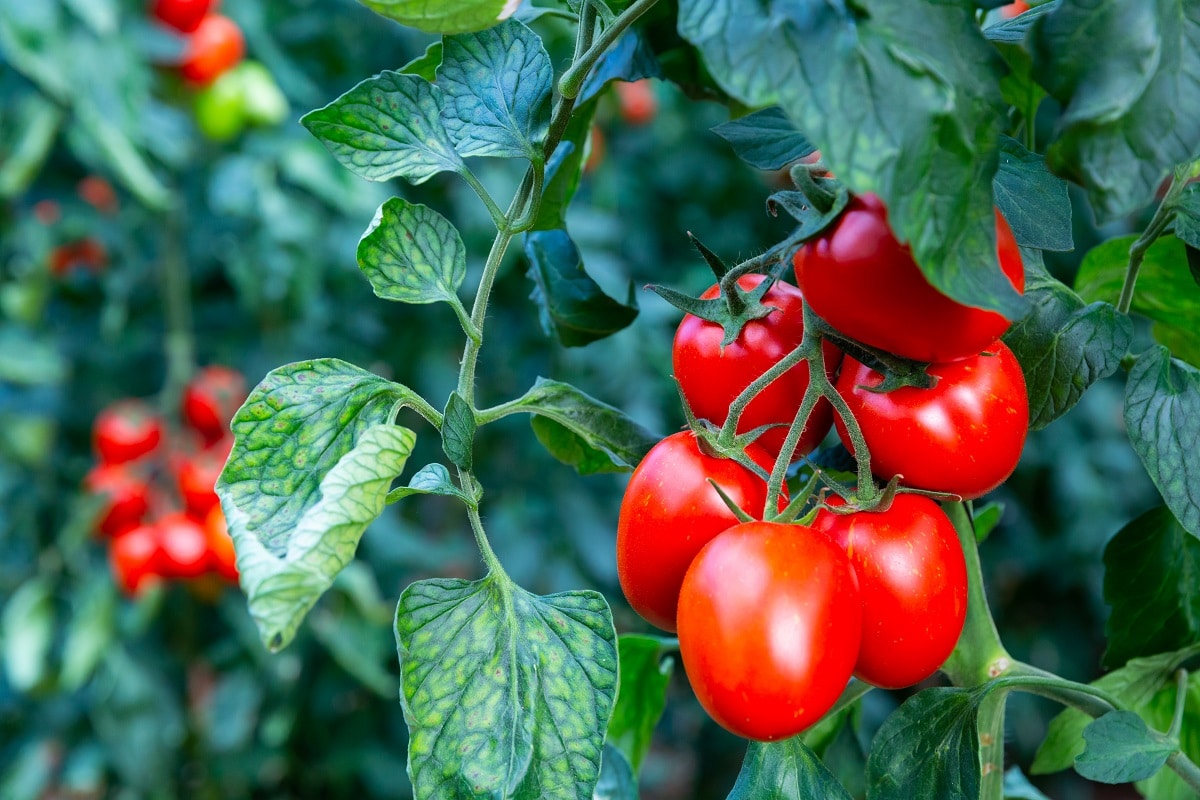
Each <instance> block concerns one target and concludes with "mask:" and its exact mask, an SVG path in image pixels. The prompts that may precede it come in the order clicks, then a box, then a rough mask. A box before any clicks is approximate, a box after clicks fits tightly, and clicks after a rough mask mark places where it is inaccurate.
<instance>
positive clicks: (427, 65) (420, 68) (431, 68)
mask: <svg viewBox="0 0 1200 800" xmlns="http://www.w3.org/2000/svg"><path fill="white" fill-rule="evenodd" d="M441 63H442V41H441V40H440V39H439V40H438V41H436V42H431V43H430V44H429V46H428V47H426V48H425V52H424V53H422V54H421V55H419V56H417V57H416V58H414V59H413V60H412V61H410V62H408V63H407V64H405V65H404V66H403V67H401V68H400V72H403V73H404V74H405V75H416V76H418V77H421V78H424V79H425V80H427V81H429V82H430V83H433V82H434V81H435V80H437V68H438V66H439V65H440V64H441ZM438 114H439V115H440V114H441V111H440V110H439V112H438Z"/></svg>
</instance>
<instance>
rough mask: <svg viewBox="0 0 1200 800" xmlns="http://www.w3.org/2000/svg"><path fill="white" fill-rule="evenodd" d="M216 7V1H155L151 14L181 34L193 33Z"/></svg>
mask: <svg viewBox="0 0 1200 800" xmlns="http://www.w3.org/2000/svg"><path fill="white" fill-rule="evenodd" d="M216 5H217V4H216V2H214V0H154V4H153V5H152V6H151V8H150V13H152V14H153V15H154V16H155V18H156V19H158V20H159V21H161V22H163V23H164V24H166V25H170V26H171V27H172V28H174V29H175V30H177V31H179V32H181V33H191V32H193V31H194V30H196V28H198V27H200V22H201V20H203V19H204V18H205V17H206V16H208V13H209V12H210V11H212V10H214V9H215V8H216Z"/></svg>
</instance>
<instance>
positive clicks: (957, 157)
mask: <svg viewBox="0 0 1200 800" xmlns="http://www.w3.org/2000/svg"><path fill="white" fill-rule="evenodd" d="M679 32H680V34H681V35H682V36H683V37H684V38H685V39H687V40H688V41H690V42H691V43H692V44H694V45H696V46H697V47H698V48H699V49H700V51H701V53H702V55H703V56H704V59H705V62H706V64H707V66H708V68H709V70H710V71H711V73H712V75H713V77H714V78H715V79H716V81H717V82H718V83H719V84H720V85H721V87H722V88H723V89H724V90H725V91H727V92H728V93H729V94H731V95H732V96H733V97H735V98H737V99H738V100H740V101H741V102H743V103H745V104H747V105H749V106H752V107H763V106H770V105H776V104H777V105H779V106H780V108H782V109H783V111H784V113H785V114H786V115H787V116H788V117H789V118H790V119H791V120H792V121H794V122H795V123H796V126H797V128H798V129H799V130H801V131H803V132H804V135H805V136H806V137H808V138H809V140H810V141H811V142H812V144H813V145H814V146H816V147H817V148H818V149H820V151H821V155H822V159H823V160H824V161H825V162H826V163H827V164H828V165H829V167H830V169H832V170H833V171H834V173H836V174H837V177H838V179H839V180H841V181H844V182H845V183H846V184H847V185H848V186H849V187H850V188H851V189H852V190H853V191H855V192H858V193H863V192H874V193H876V194H878V195H880V196H881V197H882V198H883V200H884V202H885V203H886V204H887V207H888V215H889V217H888V218H889V221H890V223H891V225H892V227H893V228H894V229H895V230H896V232H897V234H898V236H899V238H900V239H901V241H906V242H909V243H910V244H911V246H912V249H913V253H914V255H915V256H916V259H917V262H918V263H919V264H920V265H921V268H922V270H923V271H924V273H925V275H926V277H928V278H929V280H930V281H931V282H932V283H933V284H934V285H935V286H937V287H938V288H939V289H941V290H942V291H944V292H945V293H946V294H948V295H950V296H951V297H954V298H956V299H958V300H960V301H962V302H964V303H968V304H970V305H974V306H979V307H984V308H991V309H996V310H998V311H1001V312H1002V313H1004V314H1005V315H1006V316H1008V317H1009V318H1011V319H1016V318H1019V317H1020V316H1021V315H1022V313H1024V311H1025V304H1024V302H1023V301H1022V299H1021V297H1020V296H1019V295H1018V294H1017V292H1016V291H1015V290H1014V289H1013V287H1012V285H1011V284H1010V283H1009V282H1008V280H1007V278H1005V276H1004V274H1003V273H1002V272H1001V271H1000V268H999V265H998V263H997V259H996V241H995V222H994V217H993V212H992V204H993V199H992V189H991V183H992V178H993V176H994V175H995V172H996V165H997V157H996V154H997V139H998V135H999V132H1000V120H1001V118H1002V116H1003V113H1004V108H1003V103H1002V100H1001V97H1000V92H999V89H998V84H999V80H1000V78H1001V76H1002V74H1003V72H1004V67H1003V62H1002V61H1001V59H1000V57H999V55H998V54H997V53H996V51H995V48H994V47H993V46H992V45H991V44H990V43H988V42H987V41H986V40H985V39H984V38H983V36H982V35H981V33H980V31H979V26H978V24H977V22H976V20H975V15H974V11H973V9H972V8H970V6H969V4H964V3H933V4H930V3H900V2H896V0H859V2H855V3H853V4H850V3H816V2H813V3H797V2H794V1H793V0H681V2H680V3H679ZM896 98H904V101H903V102H897V101H896Z"/></svg>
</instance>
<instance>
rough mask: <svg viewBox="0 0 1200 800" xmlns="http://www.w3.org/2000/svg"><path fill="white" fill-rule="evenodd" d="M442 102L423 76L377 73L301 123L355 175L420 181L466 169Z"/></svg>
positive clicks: (433, 87) (441, 98)
mask: <svg viewBox="0 0 1200 800" xmlns="http://www.w3.org/2000/svg"><path fill="white" fill-rule="evenodd" d="M444 105H445V98H444V97H443V95H442V90H441V89H440V88H438V87H437V86H434V85H433V84H431V83H429V82H428V81H426V80H425V79H424V78H421V77H418V76H417V75H405V74H401V73H399V72H382V73H380V74H379V75H376V76H375V77H373V78H368V79H367V80H365V81H363V82H362V83H360V84H358V85H357V86H355V87H354V88H353V89H351V90H350V91H348V92H346V93H345V94H344V95H342V96H341V97H339V98H338V99H336V100H334V101H333V102H332V103H330V104H329V105H327V106H325V107H324V108H318V109H317V110H316V111H311V112H309V113H308V114H305V115H304V116H303V117H301V119H300V123H301V124H302V125H304V127H306V128H308V130H309V132H310V133H311V134H312V135H313V136H315V137H317V139H318V140H319V141H320V142H321V144H323V145H325V147H326V148H327V149H328V150H329V152H330V153H332V154H333V157H334V158H336V159H337V160H338V161H339V162H341V164H342V166H344V167H346V168H347V169H349V170H350V171H351V172H353V173H354V174H356V175H358V176H360V177H363V178H366V179H367V180H370V181H386V180H390V179H392V178H397V177H400V178H405V179H406V180H408V181H409V182H410V183H414V184H419V183H424V182H425V181H427V180H429V179H430V178H431V177H433V176H434V175H436V174H438V173H439V172H461V171H462V170H463V169H465V167H464V165H463V161H462V158H461V157H460V156H459V155H458V153H457V152H455V150H454V143H453V142H451V141H450V137H449V136H448V135H447V133H446V129H445V128H444V127H443V125H442V120H441V115H442V108H443V106H444Z"/></svg>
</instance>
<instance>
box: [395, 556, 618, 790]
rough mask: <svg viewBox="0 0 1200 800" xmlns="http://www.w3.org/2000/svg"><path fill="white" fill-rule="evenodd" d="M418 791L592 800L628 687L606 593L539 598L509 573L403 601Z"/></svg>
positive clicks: (400, 639) (402, 640)
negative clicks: (620, 679) (621, 676)
mask: <svg viewBox="0 0 1200 800" xmlns="http://www.w3.org/2000/svg"><path fill="white" fill-rule="evenodd" d="M396 642H397V647H398V650H399V655H400V669H401V675H402V683H403V689H402V694H401V702H402V703H403V706H404V714H405V719H406V720H407V722H408V724H409V728H410V738H409V752H408V759H409V760H408V770H409V776H410V777H411V778H412V782H413V788H414V792H415V796H416V797H417V798H418V800H425V798H438V799H439V800H441V799H443V798H444V800H459V798H463V797H494V798H514V799H517V800H556V798H563V799H564V800H567V799H569V800H587V798H591V796H592V790H593V787H594V786H595V784H596V781H597V778H598V777H599V774H600V758H601V752H602V748H603V744H604V729H605V726H606V725H607V724H608V720H609V716H610V714H611V713H612V709H613V701H614V699H615V697H616V692H617V649H616V632H615V631H614V630H613V624H612V615H611V613H610V612H609V609H608V603H606V602H605V600H604V598H603V596H601V595H600V594H597V593H596V592H566V593H563V594H556V595H550V596H547V597H538V596H536V595H532V594H529V593H528V592H526V591H524V590H523V589H521V588H520V587H519V586H517V585H515V584H513V583H512V582H511V580H509V579H508V578H507V577H506V576H503V575H495V574H493V575H489V576H488V577H486V578H484V579H482V580H479V581H473V582H471V581H463V580H445V579H435V580H427V581H419V582H417V583H414V584H412V585H411V586H409V587H408V588H407V589H405V590H404V593H403V594H402V595H401V596H400V603H399V605H398V607H397V609H396Z"/></svg>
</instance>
